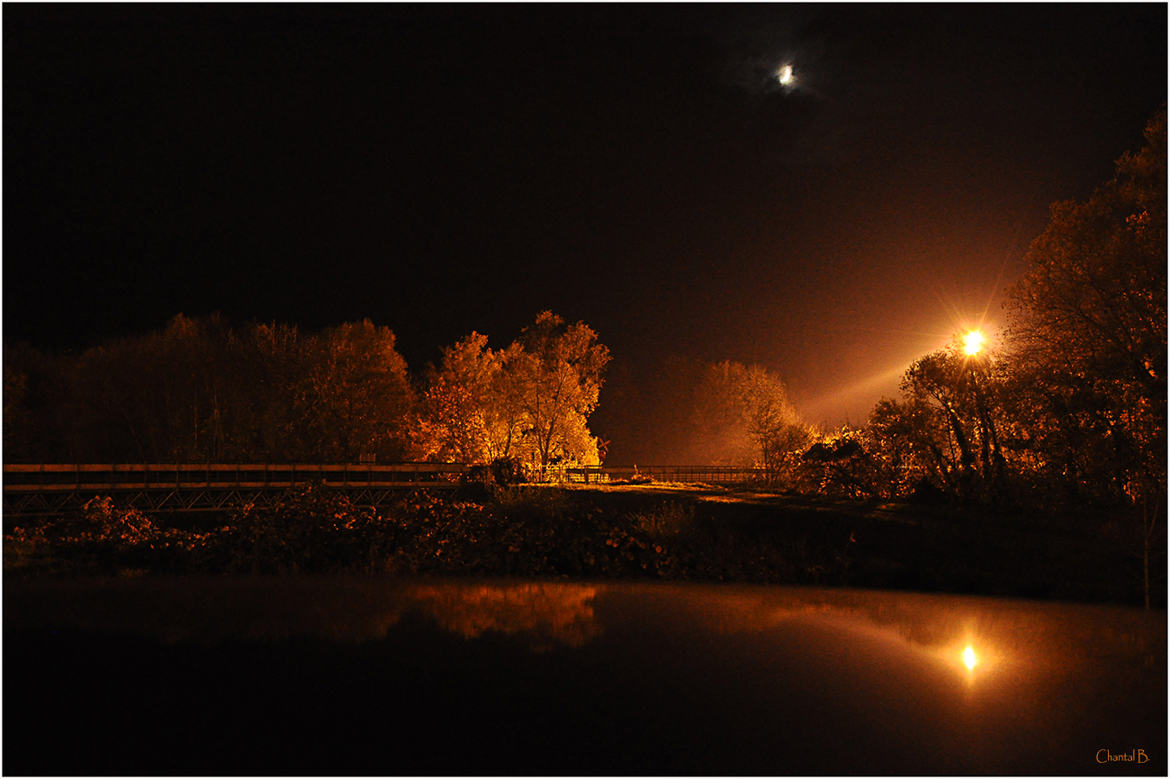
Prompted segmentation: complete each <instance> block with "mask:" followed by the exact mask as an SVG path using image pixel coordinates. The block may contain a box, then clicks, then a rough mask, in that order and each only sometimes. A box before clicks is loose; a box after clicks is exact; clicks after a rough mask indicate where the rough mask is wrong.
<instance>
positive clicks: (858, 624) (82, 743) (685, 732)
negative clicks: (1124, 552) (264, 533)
mask: <svg viewBox="0 0 1170 779" xmlns="http://www.w3.org/2000/svg"><path fill="white" fill-rule="evenodd" d="M3 695H4V715H5V716H4V720H3V721H4V745H3V747H4V750H3V771H4V773H5V774H9V775H11V774H70V773H84V774H105V773H115V774H176V773H177V774H202V775H207V774H255V773H262V774H327V775H336V774H347V775H352V774H381V775H385V774H773V775H774V774H939V773H943V774H967V773H978V774H989V773H990V774H1080V775H1092V776H1098V775H1099V776H1113V775H1116V774H1134V773H1140V774H1154V775H1164V774H1165V773H1166V767H1167V764H1166V746H1167V739H1166V727H1167V720H1166V701H1167V698H1166V614H1165V612H1154V613H1146V612H1142V611H1140V610H1135V609H1125V608H1114V607H1100V606H1082V605H1069V604H1056V603H1039V602H1030V601H1011V600H1000V599H986V598H971V597H951V596H939V595H913V594H905V593H887V592H873V591H858V590H816V589H804V588H777V587H738V586H705V585H671V584H613V583H605V584H582V583H571V584H570V583H564V584H562V583H544V582H517V581H500V582H482V581H475V582H472V581H418V582H402V581H387V580H382V579H377V578H313V577H304V578H229V577H220V578H149V577H147V578H138V579H110V580H72V581H45V582H20V581H8V582H6V583H5V589H4V693H3ZM1129 758H1132V759H1129Z"/></svg>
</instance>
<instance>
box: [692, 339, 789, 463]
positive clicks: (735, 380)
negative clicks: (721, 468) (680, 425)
mask: <svg viewBox="0 0 1170 779" xmlns="http://www.w3.org/2000/svg"><path fill="white" fill-rule="evenodd" d="M692 408H693V410H692V424H693V429H694V430H695V440H696V441H697V442H698V445H697V446H696V447H695V449H696V451H698V452H699V453H700V456H701V457H702V458H703V459H705V460H706V461H707V462H711V463H722V464H729V465H761V466H763V467H764V468H765V470H766V471H767V472H768V473H769V475H770V476H772V477H778V476H779V475H780V474H779V471H780V470H781V469H782V468H783V467H784V466H785V465H788V464H790V462H789V461H790V460H791V459H792V456H793V455H794V453H797V452H800V451H803V449H804V448H806V447H807V446H808V444H809V443H811V437H810V433H809V431H808V430H807V428H806V427H805V426H804V425H803V424H802V423H801V421H800V418H799V415H798V414H797V412H796V409H795V408H794V407H793V406H792V404H791V403H790V402H789V400H788V391H787V388H786V387H785V386H784V382H783V381H782V380H781V379H780V377H779V376H777V375H775V374H774V373H772V372H770V371H768V370H767V369H766V368H763V367H761V366H759V365H744V364H742V363H738V362H733V361H730V360H725V361H723V362H718V363H711V364H710V365H707V366H706V367H705V368H704V370H703V372H702V375H701V377H700V379H699V383H698V386H697V387H696V391H695V398H694V401H693V406H692Z"/></svg>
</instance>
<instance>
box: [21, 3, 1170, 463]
mask: <svg viewBox="0 0 1170 779" xmlns="http://www.w3.org/2000/svg"><path fill="white" fill-rule="evenodd" d="M1166 16H1167V8H1166V6H1165V5H1162V4H1149V5H1140V6H1139V5H1118V4H1108V5H1099V6H1098V5H1063V4H1059V5H1043V6H1018V5H1010V6H954V5H948V6H921V5H896V6H876V5H864V6H846V5H823V6H799V7H792V6H782V5H762V6H730V5H719V6H695V5H655V6H628V5H617V6H613V5H601V6H598V5H593V6H560V5H557V6H539V5H537V6H533V5H525V6H488V5H460V6H400V5H389V6H383V5H362V6H350V7H337V6H331V7H315V6H303V5H297V6H279V5H277V6H261V7H239V6H230V5H211V6H203V7H190V6H171V5H164V6H141V5H129V6H120V7H95V6H84V7H76V8H74V7H55V6H41V5H8V6H6V7H5V8H4V12H3V32H4V49H3V57H4V59H3V65H4V68H3V88H4V93H3V94H4V96H3V100H4V104H3V108H4V149H3V151H4V158H3V160H4V222H3V260H4V262H3V281H4V294H3V303H4V307H3V326H4V338H5V340H6V341H13V340H23V341H28V342H30V343H32V344H34V345H37V346H41V347H45V348H53V349H64V348H71V349H75V348H81V347H84V346H87V345H91V344H93V343H96V342H98V341H100V340H101V339H103V338H106V337H109V336H113V335H119V334H124V333H134V332H144V331H147V330H151V329H155V328H159V327H161V326H163V325H164V324H165V322H166V321H167V320H168V319H169V318H170V317H171V316H173V315H174V314H176V313H178V312H183V313H186V314H188V315H198V314H203V313H208V312H211V311H220V312H222V313H223V314H225V315H227V316H228V317H229V318H231V319H233V320H237V321H247V320H253V319H255V320H263V321H269V320H278V321H286V322H295V323H297V324H300V325H302V326H305V327H310V328H315V327H319V326H322V325H327V324H337V323H340V322H342V321H350V320H357V319H362V318H367V317H368V318H370V319H372V320H373V321H374V322H375V323H377V324H380V325H386V326H389V327H390V328H392V329H393V330H394V331H395V333H396V334H397V335H398V339H399V349H400V351H401V352H402V354H403V355H404V356H405V357H406V359H407V361H408V363H409V364H410V366H411V367H412V368H414V369H421V368H422V367H423V366H424V365H425V364H426V363H427V362H430V361H436V360H437V359H438V357H439V349H440V347H442V346H444V345H448V344H450V343H453V342H454V341H455V340H457V339H458V338H460V337H462V336H464V335H466V334H467V333H469V332H471V331H472V330H478V331H479V332H482V333H486V334H487V335H489V336H490V337H491V339H492V343H493V345H496V346H503V345H505V344H506V343H507V342H509V341H510V340H511V339H513V338H514V337H515V336H516V335H517V334H518V333H519V331H520V329H521V328H522V327H523V326H525V325H526V324H528V323H530V322H531V321H532V320H533V318H534V317H535V315H536V314H537V313H538V312H539V311H541V310H543V309H552V310H553V311H555V312H557V313H559V314H561V315H562V316H564V317H565V318H567V319H570V320H577V319H583V320H585V321H586V322H588V323H589V324H590V325H591V326H593V327H594V328H595V329H596V330H597V331H598V333H599V336H600V340H601V342H602V343H604V344H606V345H607V346H609V347H610V349H611V351H612V354H613V362H612V364H611V369H610V380H609V384H608V385H607V387H606V389H605V390H604V391H603V393H602V406H601V408H600V409H599V410H598V412H597V413H596V415H595V417H594V429H595V432H598V433H600V434H601V436H602V437H603V438H608V439H610V440H611V441H613V444H612V445H611V450H610V461H612V462H615V463H617V462H618V461H631V460H632V461H638V460H641V461H643V462H645V461H646V460H647V458H653V459H658V457H656V455H658V453H656V452H652V451H651V450H649V449H647V448H646V447H645V446H641V444H640V443H639V440H638V438H639V436H638V435H636V434H634V433H633V432H632V431H633V430H634V429H635V428H636V427H637V426H636V425H635V424H634V422H633V420H635V419H637V418H642V417H644V415H645V414H646V413H648V412H647V411H646V410H645V409H642V408H641V407H640V406H639V399H640V398H641V397H643V395H644V394H645V392H646V389H645V388H646V387H648V386H649V383H650V382H651V380H652V379H653V378H654V377H655V376H657V375H659V374H660V367H661V366H662V364H663V363H664V361H666V360H668V359H669V358H670V357H672V356H686V357H694V358H698V359H706V360H721V359H733V360H739V361H742V362H757V363H760V364H763V365H765V366H767V367H768V368H770V369H773V370H775V371H776V372H777V373H779V374H780V375H781V376H782V377H784V379H785V380H786V381H787V382H788V384H789V386H790V390H791V394H792V397H793V399H794V401H795V402H796V405H797V407H798V409H800V410H801V411H802V412H803V413H804V414H805V416H806V417H807V418H808V419H809V420H810V421H812V422H825V423H829V424H838V423H840V422H843V421H845V419H846V418H849V419H850V420H851V421H853V422H860V421H863V420H864V418H865V416H866V415H867V413H868V410H869V409H870V408H871V407H872V405H873V403H874V401H876V400H877V399H878V397H879V396H880V395H882V394H891V393H893V392H894V391H895V390H896V386H897V380H898V376H899V375H900V373H901V372H902V371H903V370H904V369H905V368H906V367H907V366H908V364H909V363H910V362H911V361H912V360H913V359H914V358H916V357H918V356H921V355H922V354H924V353H926V352H928V351H931V350H932V349H934V348H937V347H938V346H940V345H941V344H942V342H944V341H945V340H947V339H948V337H949V336H950V335H951V334H952V333H953V332H955V331H956V330H958V329H960V328H961V327H963V326H964V325H969V324H973V323H977V322H980V321H982V322H983V323H984V324H985V326H987V327H988V328H990V329H994V328H995V327H996V326H997V325H999V324H1000V319H1001V310H1000V301H1001V299H1002V295H1001V293H1002V290H1003V289H1004V288H1005V287H1006V286H1007V285H1009V284H1010V283H1011V282H1012V281H1013V280H1014V279H1015V278H1016V277H1017V276H1018V275H1019V273H1020V270H1021V267H1022V266H1021V262H1020V260H1021V256H1022V254H1023V252H1024V250H1025V249H1026V248H1027V246H1028V244H1029V243H1030V242H1031V240H1032V239H1033V238H1034V237H1035V236H1036V235H1037V234H1038V233H1039V232H1040V230H1041V229H1043V226H1044V224H1045V222H1046V220H1047V214H1048V207H1049V204H1050V203H1052V202H1053V201H1056V200H1060V199H1068V198H1084V197H1086V196H1087V195H1088V194H1089V193H1090V191H1091V190H1092V188H1093V187H1094V186H1096V185H1097V184H1100V183H1102V182H1103V181H1104V180H1105V179H1107V178H1108V177H1109V176H1110V175H1111V173H1112V167H1113V161H1114V160H1115V159H1116V158H1117V157H1119V156H1120V155H1121V154H1122V153H1123V152H1124V151H1125V150H1127V149H1136V148H1138V147H1139V146H1140V145H1141V142H1142V135H1141V132H1142V128H1143V126H1144V124H1145V122H1146V120H1147V119H1148V118H1149V117H1150V116H1151V115H1152V114H1153V113H1154V112H1155V111H1156V110H1157V109H1158V108H1159V107H1160V106H1161V105H1162V104H1163V103H1164V102H1165V100H1166V72H1167V57H1166V39H1167V37H1166V35H1167V30H1166ZM784 64H792V66H793V68H794V73H795V75H796V78H797V81H796V83H795V85H794V87H793V88H790V89H789V88H784V87H782V86H781V85H780V84H779V83H778V82H777V81H776V79H775V72H776V71H777V70H778V69H779V68H780V67H781V66H782V65H784ZM640 446H641V448H639V447H640Z"/></svg>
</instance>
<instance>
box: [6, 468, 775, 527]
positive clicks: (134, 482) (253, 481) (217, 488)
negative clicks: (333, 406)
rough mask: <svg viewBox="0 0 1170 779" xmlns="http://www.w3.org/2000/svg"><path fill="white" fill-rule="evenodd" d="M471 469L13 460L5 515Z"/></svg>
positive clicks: (197, 502) (435, 484) (274, 496)
mask: <svg viewBox="0 0 1170 779" xmlns="http://www.w3.org/2000/svg"><path fill="white" fill-rule="evenodd" d="M470 470H472V469H471V468H470V467H469V466H467V465H464V464H461V463H391V464H386V465H373V464H369V465H366V464H360V465H359V464H340V465H309V464H302V465H283V464H282V465H273V464H201V463H196V464H145V465H143V464H104V465H89V464H85V465H81V464H74V465H58V464H36V465H24V464H12V465H5V466H4V516H6V517H12V516H25V515H37V514H46V515H51V514H62V513H65V512H70V511H76V510H78V509H80V508H81V507H82V506H84V505H85V503H86V502H87V501H89V500H90V499H91V498H94V497H96V496H99V495H101V496H105V495H108V496H110V497H112V498H114V500H115V501H116V502H117V503H118V505H120V506H127V507H132V508H135V509H138V510H139V511H144V512H190V511H223V510H225V509H230V508H232V507H235V506H241V505H244V504H247V503H252V504H255V505H257V506H267V505H272V504H273V503H275V502H277V501H278V500H280V499H281V497H282V496H284V495H286V494H288V492H289V491H291V490H293V489H294V488H296V487H300V486H303V485H306V484H310V483H312V484H323V485H325V486H326V487H327V488H330V489H333V490H338V491H342V492H344V493H345V494H347V495H348V496H349V497H350V499H351V500H352V501H353V502H354V503H355V504H357V505H362V506H381V505H385V504H387V503H389V502H390V501H391V500H392V498H393V497H394V495H396V494H399V493H401V491H402V490H414V489H428V490H432V489H452V488H454V487H456V486H458V485H459V484H460V483H462V482H463V481H464V480H465V479H466V477H467V476H468V472H469V471H470ZM764 475H765V474H764V471H763V470H762V469H760V468H749V467H740V466H720V465H690V466H688V465H669V466H664V465H657V466H653V465H652V466H643V467H610V466H592V467H557V468H549V469H546V470H545V472H544V474H543V475H542V476H540V477H539V480H540V481H544V482H546V483H549V482H550V483H558V484H604V483H611V482H615V481H631V480H636V479H638V478H647V479H652V480H654V481H659V482H684V483H695V482H704V483H709V484H730V483H744V482H753V481H761V480H763V479H764Z"/></svg>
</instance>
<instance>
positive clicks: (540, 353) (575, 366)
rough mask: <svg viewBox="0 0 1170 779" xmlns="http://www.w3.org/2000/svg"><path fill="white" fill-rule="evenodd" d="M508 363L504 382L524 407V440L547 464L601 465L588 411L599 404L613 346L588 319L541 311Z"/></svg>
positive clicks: (538, 459) (536, 457)
mask: <svg viewBox="0 0 1170 779" xmlns="http://www.w3.org/2000/svg"><path fill="white" fill-rule="evenodd" d="M517 344H518V345H519V347H520V351H518V352H515V353H513V354H512V355H511V356H510V358H509V359H508V360H507V362H506V367H505V382H506V384H507V385H508V389H509V390H510V392H512V393H514V395H513V396H514V397H517V398H519V400H520V405H521V408H522V409H523V411H524V439H525V443H526V445H527V446H528V448H529V451H530V453H531V456H532V459H533V460H534V461H535V462H536V463H537V464H538V465H539V466H540V467H541V468H542V469H544V468H546V467H547V466H548V465H549V464H551V463H553V462H554V461H564V462H576V463H581V464H584V465H597V464H599V463H600V461H601V457H600V453H599V452H598V448H597V439H596V438H595V437H594V436H593V435H592V434H591V433H590V432H589V428H588V425H587V422H588V420H589V415H590V414H591V413H593V410H594V409H595V408H597V403H598V400H599V396H600V393H601V386H602V383H603V381H604V374H605V366H606V365H607V364H608V363H609V350H608V349H607V348H606V347H605V346H603V345H601V344H599V343H597V333H596V332H594V331H593V329H592V328H590V327H589V326H588V325H586V324H585V323H584V322H577V323H575V324H568V323H566V322H565V320H564V319H562V318H561V317H559V316H557V315H556V314H553V313H552V312H551V311H544V312H541V313H540V314H539V315H538V316H537V317H536V321H535V322H534V323H533V324H531V325H529V326H528V327H526V328H525V329H524V330H523V332H522V333H521V334H520V338H519V339H518V341H517Z"/></svg>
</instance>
